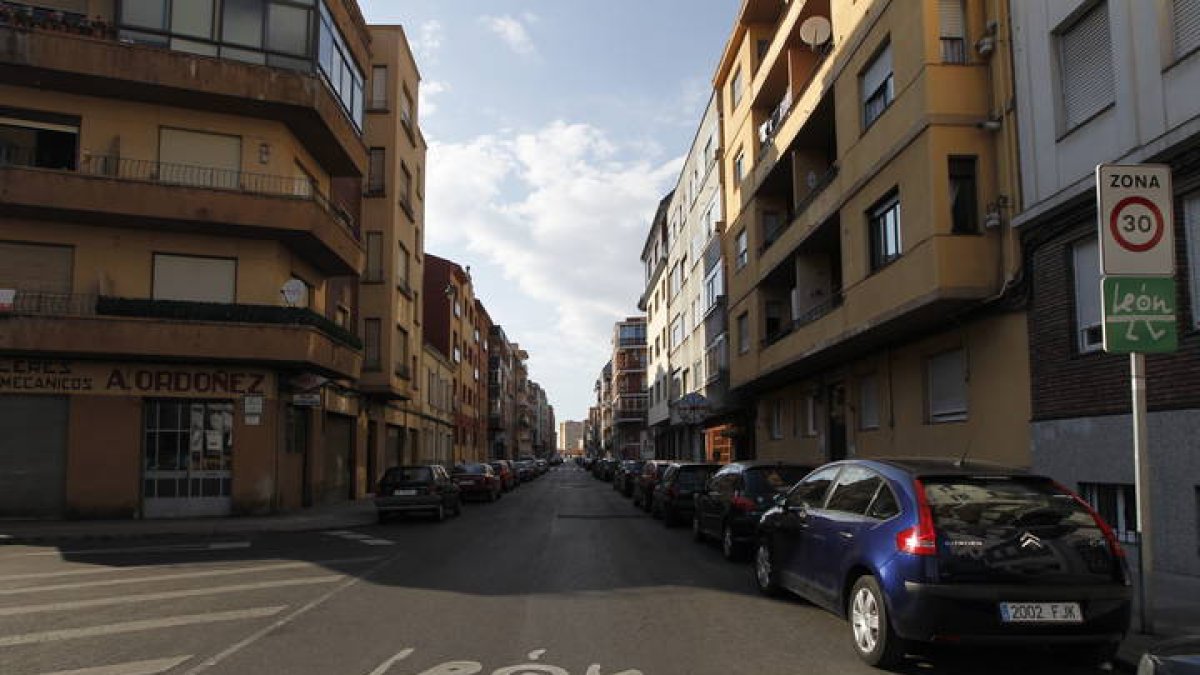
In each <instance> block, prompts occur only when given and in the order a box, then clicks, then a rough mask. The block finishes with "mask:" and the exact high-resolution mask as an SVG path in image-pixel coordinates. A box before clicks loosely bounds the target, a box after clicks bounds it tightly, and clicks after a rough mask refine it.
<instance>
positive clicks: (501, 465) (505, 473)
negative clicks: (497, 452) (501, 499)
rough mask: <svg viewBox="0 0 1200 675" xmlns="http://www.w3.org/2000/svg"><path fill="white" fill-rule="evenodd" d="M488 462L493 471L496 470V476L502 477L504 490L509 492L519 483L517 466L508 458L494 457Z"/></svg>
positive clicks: (501, 481) (501, 483)
mask: <svg viewBox="0 0 1200 675" xmlns="http://www.w3.org/2000/svg"><path fill="white" fill-rule="evenodd" d="M488 464H489V465H490V466H491V467H492V471H495V472H496V476H497V477H498V478H499V479H500V489H501V490H503V491H504V492H509V491H511V490H513V489H514V488H516V487H517V485H519V484H520V483H519V481H518V480H517V471H516V467H514V466H513V463H512V462H511V461H509V460H507V459H494V460H492V461H490V462H488Z"/></svg>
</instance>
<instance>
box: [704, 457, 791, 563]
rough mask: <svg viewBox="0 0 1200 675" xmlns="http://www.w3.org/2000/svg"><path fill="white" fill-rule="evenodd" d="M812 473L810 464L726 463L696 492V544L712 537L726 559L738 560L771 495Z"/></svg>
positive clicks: (772, 499) (769, 504) (772, 501)
mask: <svg viewBox="0 0 1200 675" xmlns="http://www.w3.org/2000/svg"><path fill="white" fill-rule="evenodd" d="M812 470H813V467H812V465H805V464H790V463H783V462H765V461H760V462H734V463H733V464H726V465H725V466H724V467H722V468H721V470H720V471H718V472H717V473H716V474H714V475H713V477H712V478H710V479H709V480H708V485H706V486H705V489H704V490H701V491H699V492H697V493H696V506H695V514H694V516H693V517H692V533H693V534H694V535H695V538H696V541H704V540H705V539H707V538H708V537H714V538H716V539H717V540H718V541H720V542H721V553H723V554H724V555H725V558H726V559H728V560H736V559H738V558H740V557H741V556H742V553H743V552H744V551H745V550H746V549H747V548H749V547H750V546H752V545H753V544H754V533H755V531H756V529H757V527H758V520H759V518H761V517H762V514H763V513H765V512H766V511H767V509H769V508H771V507H772V506H774V505H775V495H777V494H780V493H782V492H787V491H788V490H790V489H791V487H792V486H793V485H795V484H796V483H798V482H800V479H802V478H804V477H805V476H806V475H808V473H809V472H810V471H812Z"/></svg>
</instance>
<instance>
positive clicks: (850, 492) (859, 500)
mask: <svg viewBox="0 0 1200 675" xmlns="http://www.w3.org/2000/svg"><path fill="white" fill-rule="evenodd" d="M882 482H883V479H881V478H880V477H879V476H877V475H875V474H874V473H872V472H871V471H869V470H867V469H864V468H862V467H858V466H848V467H846V468H845V469H843V470H842V473H841V475H839V476H838V481H837V486H836V487H834V488H833V494H831V495H829V502H828V503H826V505H825V508H827V509H830V510H833V511H844V512H846V513H853V514H856V515H866V513H867V507H868V506H870V505H871V501H872V500H874V499H875V493H876V492H877V491H878V490H879V484H880V483H882Z"/></svg>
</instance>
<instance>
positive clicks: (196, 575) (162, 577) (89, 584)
mask: <svg viewBox="0 0 1200 675" xmlns="http://www.w3.org/2000/svg"><path fill="white" fill-rule="evenodd" d="M312 564H313V563H310V562H293V563H275V564H271V565H251V566H249V567H234V568H223V569H216V570H202V571H198V572H182V573H179V574H159V575H155V576H148V577H133V578H122V579H101V580H99V581H83V582H77V583H69V584H52V585H48V586H27V587H24V588H3V589H0V596H4V595H22V594H27V593H48V592H50V591H67V590H74V589H77V588H96V587H100V586H117V585H121V584H141V583H153V582H158V581H176V580H179V579H202V578H205V577H224V576H231V575H236V574H253V573H255V572H275V571H278V570H288V569H296V568H300V567H309V566H311V565H312Z"/></svg>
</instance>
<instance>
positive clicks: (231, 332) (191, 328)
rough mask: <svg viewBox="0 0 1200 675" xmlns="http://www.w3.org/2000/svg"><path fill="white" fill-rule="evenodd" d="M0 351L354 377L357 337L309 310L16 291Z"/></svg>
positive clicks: (358, 361) (358, 364)
mask: <svg viewBox="0 0 1200 675" xmlns="http://www.w3.org/2000/svg"><path fill="white" fill-rule="evenodd" d="M0 325H2V326H4V329H5V330H0V351H4V352H14V353H24V352H28V353H37V354H40V355H60V356H81V357H89V358H100V357H116V358H120V357H126V358H137V359H163V360H182V359H186V360H209V361H228V362H245V363H260V364H269V365H271V366H273V367H276V368H292V369H297V370H306V371H314V372H318V373H321V374H324V375H327V376H329V377H333V378H356V377H358V375H359V372H360V370H361V368H362V359H363V356H362V342H361V341H360V340H359V339H358V338H357V337H355V336H354V335H353V334H351V333H350V332H349V331H347V330H346V329H344V328H342V327H341V326H338V325H336V324H334V323H333V322H332V321H330V320H329V319H327V318H325V317H323V316H321V315H319V314H317V313H315V312H313V311H311V310H308V309H303V308H298V307H275V306H270V305H238V304H221V303H204V302H180V301H172V300H150V299H144V298H115V297H108V296H94V295H78V294H75V295H72V294H52V293H39V292H27V291H21V290H18V291H17V294H16V297H15V299H14V303H13V309H12V311H9V312H5V313H3V314H0Z"/></svg>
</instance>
